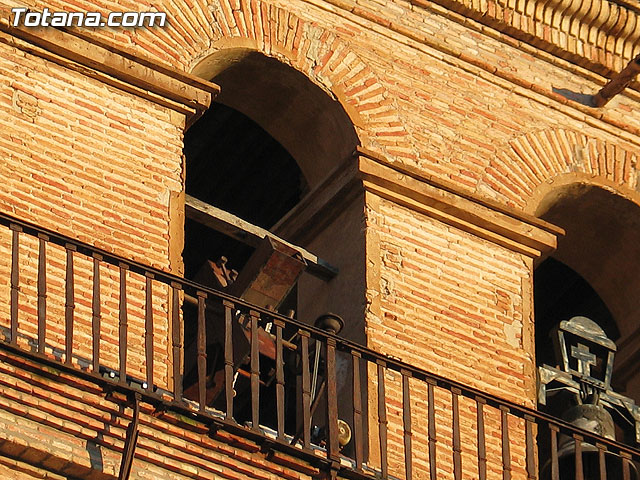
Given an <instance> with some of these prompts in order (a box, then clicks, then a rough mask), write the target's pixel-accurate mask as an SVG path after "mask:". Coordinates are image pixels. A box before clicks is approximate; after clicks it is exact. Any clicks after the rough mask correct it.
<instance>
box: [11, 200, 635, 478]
mask: <svg viewBox="0 0 640 480" xmlns="http://www.w3.org/2000/svg"><path fill="white" fill-rule="evenodd" d="M0 225H3V226H5V227H7V228H9V229H10V230H11V231H12V232H13V237H12V262H11V265H12V269H14V270H15V269H16V268H18V269H19V266H20V265H19V264H20V262H19V258H18V257H19V248H18V242H19V236H20V235H22V234H24V235H28V236H31V237H34V238H37V239H38V240H39V242H40V245H41V248H40V250H39V252H40V254H42V253H43V252H44V251H46V250H45V249H44V248H42V245H43V243H44V244H54V245H58V246H60V247H62V248H64V249H65V250H66V252H67V272H66V273H67V277H66V280H65V286H66V288H65V291H66V296H67V298H66V301H67V303H66V306H67V307H73V296H74V293H73V287H72V286H71V287H69V284H70V283H71V284H73V281H74V280H73V278H74V276H73V275H74V272H73V259H74V257H75V256H76V255H84V256H85V257H87V258H90V259H93V261H94V265H95V264H99V263H106V264H109V265H112V266H114V267H117V268H118V269H119V270H120V273H121V282H124V284H122V283H121V285H120V292H121V305H120V326H119V328H120V330H119V333H120V337H119V338H120V339H121V340H124V341H123V342H121V343H120V345H119V348H120V350H121V352H122V348H123V347H124V356H123V355H122V353H121V354H120V356H119V357H120V363H121V364H120V370H119V373H120V377H119V378H117V379H114V380H110V379H108V378H105V377H104V376H103V375H102V374H101V372H100V368H101V366H100V362H99V358H97V359H96V358H95V353H94V358H93V369H92V370H91V371H85V370H81V369H79V368H77V367H76V366H75V365H73V363H72V362H71V355H72V350H71V347H70V345H69V342H67V341H66V340H65V342H66V344H65V348H64V351H65V361H64V362H62V361H61V360H60V361H58V360H52V359H51V358H49V357H48V356H47V355H45V352H44V347H45V345H44V339H43V338H38V339H37V340H38V346H39V348H38V352H36V353H33V352H28V351H25V350H24V349H22V348H21V347H20V346H19V344H18V342H17V337H16V336H15V333H16V332H17V315H18V310H17V304H16V302H17V301H18V292H19V286H18V285H17V284H16V283H17V281H18V280H17V279H18V278H19V276H18V275H17V274H16V275H14V274H15V273H17V272H14V271H12V283H11V303H12V309H11V315H12V318H11V322H12V324H11V333H12V334H11V338H10V339H9V341H8V342H0V345H1V346H2V348H3V349H5V350H9V351H11V352H14V353H19V354H20V355H24V356H25V357H28V358H30V359H32V360H35V361H37V362H40V363H45V364H49V365H56V368H60V369H63V370H65V371H68V372H70V373H73V374H74V375H77V376H79V377H81V378H84V379H89V380H91V381H93V382H96V383H97V384H100V385H102V386H104V387H105V388H109V389H112V390H119V391H121V392H123V393H132V392H138V393H140V394H141V398H142V400H143V401H145V402H149V403H152V404H156V405H163V406H164V407H163V408H169V409H173V410H175V411H178V412H180V413H182V414H189V415H192V416H195V417H196V418H198V419H199V420H200V421H202V422H204V423H209V424H212V425H215V426H216V427H217V428H225V429H228V430H230V431H233V432H234V433H239V434H242V435H245V436H247V437H248V438H251V439H254V440H256V441H261V442H265V441H267V442H270V444H271V445H272V448H275V449H281V450H284V451H286V452H288V453H292V452H293V453H294V454H296V455H299V456H301V457H302V458H304V459H305V460H307V461H309V462H311V463H312V464H314V465H320V466H322V468H327V469H331V468H333V469H336V470H340V472H341V475H345V476H351V477H356V478H373V476H374V474H373V473H371V472H370V471H368V470H367V469H366V468H365V464H366V461H365V457H364V451H365V443H367V438H366V435H365V430H364V428H363V424H364V422H367V421H368V422H369V423H371V422H375V419H376V414H377V420H378V426H377V429H378V433H379V444H380V450H381V452H380V453H381V455H380V458H381V465H380V466H379V468H380V470H381V473H382V475H383V476H388V475H390V473H389V471H388V469H389V466H388V464H387V454H388V453H387V449H386V444H387V442H388V438H387V428H388V427H387V425H388V423H389V422H390V421H389V419H388V418H387V417H386V410H387V404H386V393H387V392H386V390H385V384H384V382H385V380H384V379H385V374H386V372H388V371H395V372H396V373H399V374H400V376H401V379H402V398H403V418H402V419H401V420H400V421H401V422H402V424H403V429H404V434H403V435H404V450H405V455H404V457H405V466H404V471H405V475H407V478H410V475H411V471H412V470H413V468H414V467H413V465H412V462H411V458H412V440H411V437H412V435H413V432H412V427H411V418H412V416H413V417H415V415H416V413H415V412H414V411H412V410H411V406H410V396H411V393H412V391H411V388H410V386H409V379H410V378H413V379H415V380H419V381H421V382H422V383H423V384H425V385H426V386H427V394H428V398H429V400H430V401H429V402H428V412H427V415H428V420H429V421H428V424H429V432H428V433H429V434H428V441H429V447H430V448H429V451H430V455H433V459H434V460H435V452H436V450H435V440H436V432H435V421H436V415H435V411H434V408H435V407H434V402H433V394H434V389H435V388H437V389H442V390H445V391H448V392H449V393H450V394H451V399H452V400H451V402H452V404H451V409H452V411H451V415H452V425H451V427H452V429H453V438H452V439H451V443H452V448H453V463H454V470H455V471H454V474H455V475H456V476H457V475H461V470H460V469H461V468H462V464H461V456H460V428H461V426H460V416H459V412H458V401H459V397H464V398H468V399H471V400H472V401H474V402H475V404H476V406H477V410H478V423H477V427H476V428H477V431H478V438H480V436H481V433H480V432H481V430H482V438H483V440H482V443H483V442H484V425H483V413H482V412H483V410H484V408H486V407H491V408H493V409H495V411H498V412H501V413H500V415H501V418H502V427H501V428H502V430H503V440H502V443H503V468H504V469H505V470H508V469H510V468H511V463H510V462H511V460H510V455H511V454H510V450H509V448H508V447H509V445H510V442H512V441H513V437H511V438H510V437H509V431H508V418H510V417H517V418H519V419H522V420H523V421H524V422H525V425H526V431H525V432H524V444H526V455H527V469H528V470H530V471H529V472H528V473H529V474H530V478H536V477H535V475H536V473H535V472H534V471H533V470H534V469H535V463H536V462H535V461H534V460H533V458H534V456H535V455H536V452H535V438H534V432H533V425H535V424H537V425H547V426H550V430H551V431H552V432H555V433H552V435H556V434H557V432H559V431H561V432H563V433H565V434H567V435H569V436H573V437H575V438H578V439H582V441H583V442H593V443H594V444H595V443H597V444H598V445H601V446H603V447H604V448H606V449H607V450H608V451H611V452H615V453H617V454H621V455H625V456H627V457H629V458H633V459H640V449H638V448H635V447H632V446H629V445H625V444H622V443H620V442H615V441H612V440H609V439H606V438H603V437H599V436H597V435H594V434H593V433H591V432H588V431H586V430H582V429H579V428H576V427H575V426H573V425H571V424H569V423H567V422H564V421H562V420H559V419H557V418H555V417H553V416H551V415H549V414H547V413H544V412H541V411H538V410H535V409H533V408H529V407H526V406H523V405H519V404H516V403H514V402H511V401H508V400H506V399H503V398H500V397H497V396H495V395H492V394H489V393H487V392H483V391H481V390H479V389H477V388H473V387H470V386H468V385H464V384H462V383H460V382H456V381H453V380H450V379H447V378H445V377H443V376H441V375H437V374H434V373H431V372H428V371H426V370H424V369H421V368H418V367H415V366H413V365H410V364H408V363H406V362H403V361H401V360H398V359H396V358H393V357H391V356H388V355H385V354H382V353H380V352H376V351H374V350H372V349H370V348H368V347H365V346H362V345H359V344H356V343H354V342H351V341H348V340H346V339H344V338H341V337H339V336H336V335H333V334H331V333H329V332H326V331H324V330H321V329H318V328H315V327H313V326H310V325H307V324H304V323H302V322H300V321H298V320H295V319H291V318H289V317H286V316H284V315H280V314H278V313H276V312H272V311H269V310H265V309H263V308H260V307H257V306H255V305H251V304H250V303H248V302H245V301H243V300H241V299H238V298H235V297H232V296H230V295H228V294H226V293H224V292H220V291H217V290H214V289H211V288H209V287H206V286H203V285H200V284H198V283H196V282H193V281H191V280H187V279H184V278H181V277H179V276H177V275H174V274H172V273H169V272H166V271H163V270H161V269H158V268H155V267H151V266H148V265H144V264H142V263H140V262H136V261H134V260H132V259H128V258H125V257H122V256H120V255H118V254H115V253H113V252H108V251H106V250H104V249H99V248H96V247H94V246H91V245H89V244H87V243H84V242H80V241H78V240H76V239H73V238H71V237H68V236H66V235H62V234H60V233H57V232H55V231H52V230H50V229H46V228H42V227H40V226H37V225H34V224H32V223H29V222H26V221H23V220H20V219H17V218H15V217H13V216H10V215H7V214H4V213H0ZM39 264H43V266H39V267H38V284H39V287H41V288H45V287H46V257H45V261H44V262H39ZM123 271H124V272H126V271H129V272H132V273H135V274H137V275H139V276H140V277H141V278H144V279H145V281H146V287H147V290H146V291H147V292H149V291H151V290H152V288H151V285H152V283H153V282H160V283H162V284H165V285H166V286H168V287H169V288H170V292H171V303H170V308H171V309H172V310H173V314H172V315H171V318H172V319H174V321H175V319H177V318H179V315H178V314H177V312H178V310H180V309H181V308H182V305H181V300H180V296H179V292H180V291H184V292H185V293H189V294H190V295H193V296H195V297H196V298H197V307H198V308H197V310H198V313H197V324H198V328H197V331H198V339H197V340H198V351H197V356H198V358H197V363H198V372H197V373H198V399H197V400H195V403H194V402H185V398H184V394H183V392H182V381H183V379H182V372H180V370H179V367H178V369H175V365H178V366H179V365H180V360H181V358H182V355H183V346H182V345H181V343H180V342H181V340H180V338H179V337H176V336H175V331H176V330H175V326H176V325H175V324H174V336H173V339H172V348H173V361H174V363H173V365H174V370H173V374H171V372H169V375H170V376H171V378H172V380H173V392H171V393H172V395H173V398H170V397H169V398H168V397H167V395H162V394H161V392H157V391H154V385H153V371H151V372H149V371H148V372H147V373H148V375H147V385H146V387H145V388H143V389H142V392H140V388H139V387H134V386H132V385H130V384H128V383H127V374H126V350H127V330H126V327H127V317H126V281H125V280H123V279H126V275H124V276H123V274H122V272H123ZM43 272H44V273H45V274H43ZM94 272H95V270H94ZM42 282H44V283H45V285H41V283H42ZM93 282H94V295H95V294H96V292H97V294H98V297H99V291H100V278H99V275H98V277H97V282H98V285H97V286H96V284H95V283H96V278H95V277H94V279H93ZM96 289H97V290H96ZM44 291H45V292H46V288H45V290H44ZM123 298H124V299H125V300H122V299H123ZM123 301H124V302H125V304H124V305H123V304H122V302H123ZM209 302H211V303H214V304H216V305H218V307H219V308H221V311H222V312H223V314H224V349H223V355H224V357H225V358H224V361H225V367H224V382H225V388H224V394H225V397H226V398H224V400H225V403H226V409H223V411H222V413H216V412H212V411H211V409H210V406H209V405H208V401H207V399H206V387H205V383H206V380H205V376H206V374H207V367H206V362H204V361H203V360H204V358H205V357H206V352H205V349H206V335H207V331H206V327H205V323H206V321H207V317H206V313H205V310H206V306H207V304H208V303H209ZM94 303H95V302H94ZM98 303H99V302H98ZM148 305H149V304H148ZM39 306H40V304H39ZM45 307H46V304H45V305H43V310H45V309H46V308H45ZM96 308H98V317H99V304H98V305H97V307H96V305H95V304H94V305H93V309H94V312H93V313H94V315H95V309H96ZM38 310H39V316H38V319H39V320H38V321H39V326H40V320H43V321H45V320H44V319H46V317H45V316H44V315H43V316H41V315H40V313H42V312H40V308H39V309H38ZM237 311H241V312H243V313H244V315H245V319H246V320H247V323H248V325H249V328H250V331H251V335H250V344H251V345H250V349H251V355H250V357H251V371H250V372H248V376H249V377H250V380H251V387H250V388H251V412H250V413H251V417H252V422H251V424H250V427H249V426H247V427H244V426H241V425H238V424H237V423H236V421H235V419H234V413H233V399H232V390H233V376H234V373H235V371H234V370H235V369H237V367H238V365H235V364H234V359H233V354H232V351H231V350H232V348H231V347H230V346H231V345H232V324H233V322H235V321H236V313H235V312H237ZM65 317H66V318H65V324H66V328H67V329H69V328H70V329H71V330H70V332H71V333H73V321H74V317H73V308H67V309H65ZM150 317H151V318H150ZM150 320H151V322H152V321H153V318H152V314H151V313H149V308H147V312H146V318H145V321H146V322H149V321H150ZM266 321H269V322H272V323H273V325H274V326H275V334H274V335H273V337H274V338H275V340H274V343H275V348H276V359H275V360H276V366H277V368H276V370H277V373H276V377H277V378H276V407H277V429H276V439H275V440H273V441H272V440H269V439H268V438H267V436H265V434H264V431H262V430H261V428H260V422H259V402H260V399H259V394H260V388H261V387H260V383H259V381H260V370H259V355H257V353H258V351H259V350H258V348H259V346H258V337H259V335H257V334H256V333H257V332H258V329H259V328H260V325H262V324H264V322H266ZM149 325H151V331H152V332H153V324H152V323H150V324H149V323H147V324H146V328H147V331H148V329H149ZM285 328H286V329H289V330H291V329H294V330H296V331H297V332H298V334H299V337H298V340H297V341H298V344H297V345H298V347H297V352H299V355H300V357H299V358H300V359H301V363H302V367H301V368H302V372H303V373H302V383H303V387H302V393H301V398H300V399H299V400H300V403H301V404H302V410H303V417H304V419H303V423H304V432H303V436H302V445H298V446H296V445H293V446H292V445H289V444H288V442H287V439H288V438H290V436H289V434H288V433H287V432H285V430H284V390H283V388H281V387H282V385H283V383H284V373H282V372H281V370H282V366H283V363H284V360H283V347H284V346H285V340H284V339H283V332H284V330H285ZM39 331H40V329H39ZM43 331H44V330H43ZM68 331H69V330H68ZM96 338H98V341H99V336H98V337H96V336H95V335H94V340H95V339H96ZM150 340H151V344H150V346H151V351H152V350H153V338H152V336H151V338H150ZM310 341H316V342H320V343H321V345H322V349H323V355H324V368H325V371H324V375H325V381H326V391H327V396H326V401H325V403H326V405H325V417H326V420H325V427H326V430H327V433H326V435H325V441H326V458H319V457H318V456H317V455H316V454H314V453H312V452H311V435H310V427H311V422H312V420H313V415H312V414H311V412H310V410H311V405H310V399H311V395H310V386H309V380H310V379H309V372H310V370H311V368H310V365H309V345H310V344H309V342H310ZM146 355H147V356H146V360H147V364H151V365H153V358H152V356H151V357H150V356H149V355H150V353H149V345H146ZM151 355H152V354H151ZM337 355H346V356H348V357H349V358H350V359H351V362H352V363H351V365H352V368H351V370H350V375H352V378H353V381H352V385H351V393H352V394H353V398H354V402H353V403H354V405H353V413H352V414H351V415H352V419H353V420H352V422H353V424H354V430H355V432H354V444H355V445H354V456H355V468H351V467H347V466H344V465H341V464H340V457H341V452H340V446H339V445H338V442H337V438H338V432H337V416H338V405H337V398H336V394H337V388H338V384H337V378H336V356H337ZM122 359H124V365H123V364H122ZM366 365H373V366H375V369H376V370H375V371H376V373H377V375H376V374H373V376H374V377H375V378H376V379H377V390H378V392H377V395H378V408H377V412H376V411H373V412H368V413H369V414H370V415H369V416H368V417H367V412H366V408H367V406H366V405H365V407H364V408H363V405H362V402H361V400H362V397H363V396H365V397H366V396H367V395H368V394H369V392H370V390H367V388H371V386H370V385H369V386H368V383H367V382H366V379H365V378H360V371H361V370H363V368H362V367H363V366H366ZM151 368H152V367H151ZM305 372H306V373H305ZM356 377H357V378H356ZM362 387H364V388H362ZM361 388H362V390H361ZM355 399H358V400H357V401H356V400H355ZM369 408H370V409H374V407H373V406H369ZM374 410H375V409H374ZM370 426H371V425H370ZM432 428H433V431H432ZM479 443H481V442H479ZM505 443H506V448H505ZM482 448H483V449H484V448H485V446H484V444H483V445H482ZM296 452H297V453H296ZM483 461H484V462H485V464H486V452H485V453H483V454H481V453H480V446H479V453H478V464H479V465H480V464H482V462H483ZM430 468H435V467H430ZM478 468H479V467H478ZM480 477H482V475H480Z"/></svg>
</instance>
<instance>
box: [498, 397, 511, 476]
mask: <svg viewBox="0 0 640 480" xmlns="http://www.w3.org/2000/svg"><path fill="white" fill-rule="evenodd" d="M500 418H501V422H500V423H501V431H502V480H511V444H510V443H509V442H510V440H509V408H508V407H500Z"/></svg>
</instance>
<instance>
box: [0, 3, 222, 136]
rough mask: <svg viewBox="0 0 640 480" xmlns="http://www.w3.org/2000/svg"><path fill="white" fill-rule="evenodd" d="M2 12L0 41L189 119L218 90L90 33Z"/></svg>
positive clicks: (213, 85) (208, 103)
mask: <svg viewBox="0 0 640 480" xmlns="http://www.w3.org/2000/svg"><path fill="white" fill-rule="evenodd" d="M0 12H3V10H2V9H0ZM7 18H9V16H8V15H5V16H4V18H1V17H0V32H1V33H0V42H2V43H5V44H8V45H11V46H13V47H15V48H19V49H21V50H23V51H26V52H28V53H31V54H34V55H37V56H40V57H43V58H45V59H47V60H50V61H53V62H55V63H58V64H60V65H62V66H64V67H66V68H69V69H71V70H75V71H79V72H81V73H83V74H86V75H88V76H92V77H97V78H99V79H100V80H102V81H104V82H105V83H109V84H111V85H113V86H116V87H119V88H121V89H123V90H126V91H129V92H130V93H134V94H137V95H139V96H141V97H143V98H146V99H148V100H151V101H153V102H155V103H158V104H162V105H164V106H167V107H169V108H172V109H174V110H177V111H179V112H181V113H184V114H185V115H187V117H188V122H187V123H188V124H192V123H193V122H194V121H195V120H196V119H197V118H199V116H200V115H202V113H203V112H204V111H205V110H206V109H207V108H209V105H210V104H211V102H212V100H213V98H215V96H216V95H217V94H218V93H219V91H220V88H219V87H218V86H217V85H215V84H213V83H211V82H207V81H205V80H202V79H199V78H197V77H195V76H193V75H188V74H186V73H182V72H179V71H177V70H174V69H172V68H170V67H168V66H163V65H158V64H155V63H154V62H152V61H150V60H147V59H140V58H137V57H134V56H133V55H130V54H127V53H126V52H121V51H119V50H117V49H115V48H114V47H110V46H109V47H107V46H106V45H103V44H100V43H98V42H96V41H94V40H93V39H92V38H91V37H89V36H86V35H83V36H79V35H78V34H74V35H72V34H70V33H68V32H65V31H63V30H60V29H57V28H42V27H41V28H27V27H13V26H11V25H10V24H9V21H8V20H7Z"/></svg>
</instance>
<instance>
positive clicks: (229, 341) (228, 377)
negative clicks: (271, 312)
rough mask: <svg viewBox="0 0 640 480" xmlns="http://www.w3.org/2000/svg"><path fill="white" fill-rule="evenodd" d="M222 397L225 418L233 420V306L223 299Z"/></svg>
mask: <svg viewBox="0 0 640 480" xmlns="http://www.w3.org/2000/svg"><path fill="white" fill-rule="evenodd" d="M222 305H223V306H224V397H225V401H226V407H227V408H226V410H225V415H224V417H225V419H226V420H227V421H230V422H232V421H233V338H232V326H231V325H232V322H233V308H234V305H233V303H231V302H228V301H226V300H224V301H223V302H222Z"/></svg>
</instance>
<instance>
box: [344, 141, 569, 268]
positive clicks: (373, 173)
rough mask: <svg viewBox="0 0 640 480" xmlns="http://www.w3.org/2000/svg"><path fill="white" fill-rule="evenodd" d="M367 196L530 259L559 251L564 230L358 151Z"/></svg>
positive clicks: (360, 175)
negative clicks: (420, 214) (408, 209)
mask: <svg viewBox="0 0 640 480" xmlns="http://www.w3.org/2000/svg"><path fill="white" fill-rule="evenodd" d="M359 153H360V155H359V157H358V160H357V161H358V176H359V177H360V178H361V179H362V181H363V185H364V188H365V190H366V191H369V192H371V193H374V194H376V195H378V196H380V197H383V198H385V199H387V200H390V201H392V202H395V203H397V204H399V205H402V206H404V207H407V208H410V209H412V210H414V211H417V212H419V213H422V214H424V215H427V216H429V217H432V218H435V219H437V220H440V221H442V222H444V223H446V224H448V225H451V226H454V227H456V228H459V229H461V230H464V231H466V232H468V233H471V234H473V235H476V236H478V237H481V238H484V239H486V240H489V241H491V242H493V243H496V244H498V245H501V246H503V247H506V248H508V249H510V250H513V251H515V252H518V253H522V254H524V255H527V256H529V257H532V258H537V257H539V256H541V255H543V254H546V253H549V252H551V251H553V250H555V248H556V247H557V237H558V236H559V235H563V234H564V231H563V230H562V229H561V228H559V227H556V226H555V225H552V224H550V223H548V222H545V221H543V220H540V219H539V218H536V217H533V216H530V215H526V214H523V213H521V212H518V211H516V210H512V209H509V208H508V207H505V206H502V205H499V204H497V203H494V202H490V201H487V200H484V199H479V198H476V197H475V196H473V195H471V194H467V193H464V192H460V191H458V189H456V188H455V187H452V186H448V185H444V184H442V183H441V182H437V181H435V180H433V179H429V178H426V177H424V176H422V175H421V174H419V173H418V172H415V171H412V170H411V169H408V168H406V167H399V166H396V165H394V164H392V163H390V162H389V161H387V160H385V159H382V158H380V157H377V156H375V155H374V154H372V153H370V152H366V151H365V150H362V149H360V150H359Z"/></svg>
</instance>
